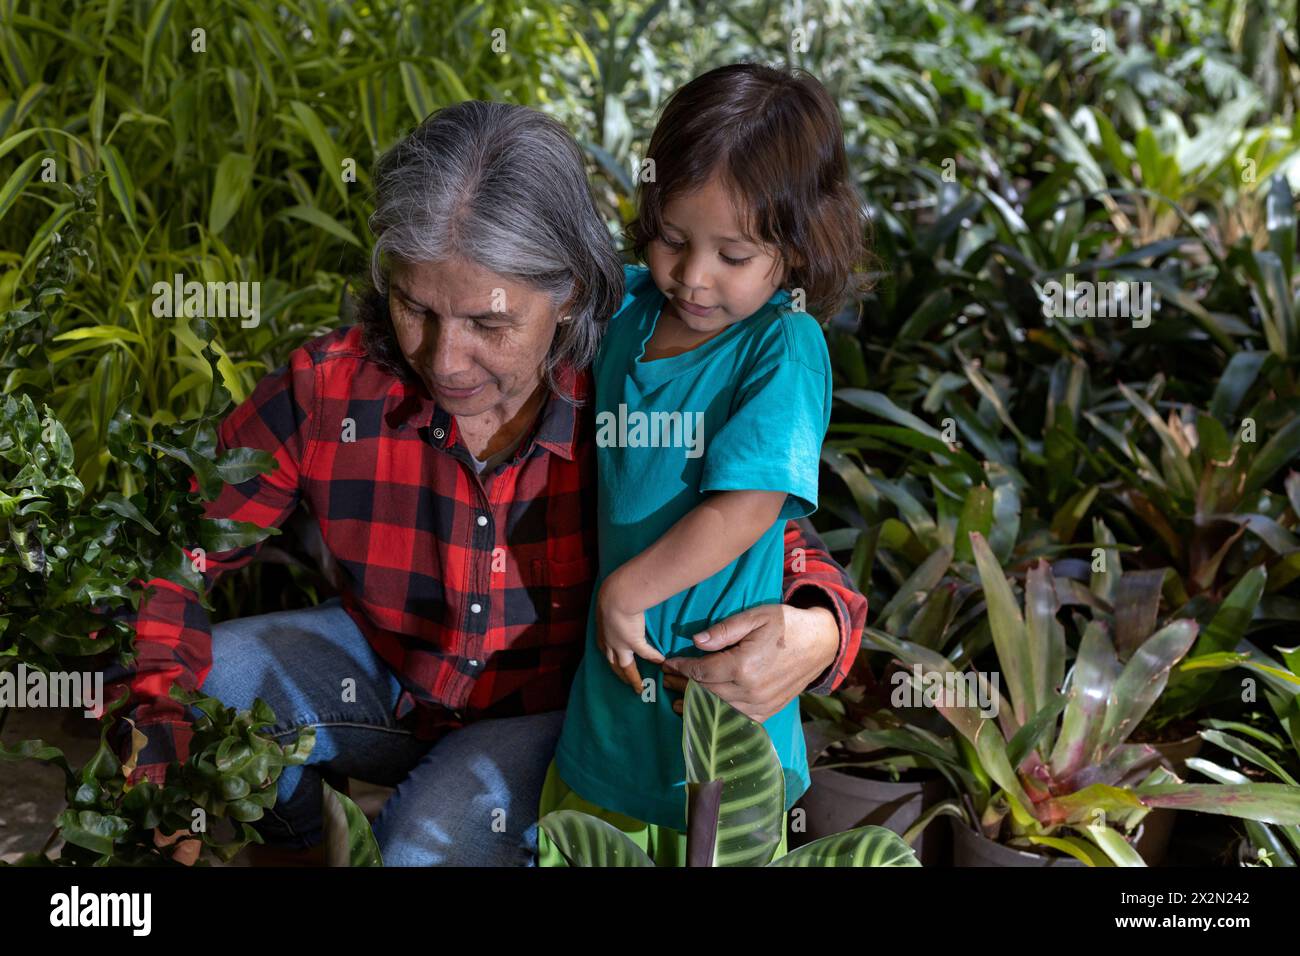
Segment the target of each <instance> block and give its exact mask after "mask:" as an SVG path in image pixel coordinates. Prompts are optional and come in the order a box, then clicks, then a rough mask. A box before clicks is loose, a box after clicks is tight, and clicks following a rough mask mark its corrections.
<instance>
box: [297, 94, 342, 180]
mask: <svg viewBox="0 0 1300 956" xmlns="http://www.w3.org/2000/svg"><path fill="white" fill-rule="evenodd" d="M289 108H290V109H291V110H293V115H294V116H295V117H297V119H298V122H299V123H300V124H301V125H302V128H303V129H304V130H305V131H306V133H307V138H308V139H309V140H311V144H312V147H313V148H314V149H315V150H316V157H317V158H318V159H319V160H320V164H321V176H323V177H324V178H325V179H328V180H329V181H330V182H331V183H333V184H334V189H335V191H336V192H338V194H339V198H340V199H342V200H343V205H344V206H346V205H347V203H348V187H347V184H346V183H345V182H343V165H342V162H341V160H340V159H339V153H338V149H337V147H336V146H335V144H334V140H333V139H332V138H331V137H330V134H329V132H328V131H327V130H326V129H325V124H324V123H322V122H321V119H320V117H319V116H317V115H316V111H315V110H313V109H312V108H311V107H310V106H309V105H308V104H306V103H304V102H302V101H301V100H291V101H290V103H289Z"/></svg>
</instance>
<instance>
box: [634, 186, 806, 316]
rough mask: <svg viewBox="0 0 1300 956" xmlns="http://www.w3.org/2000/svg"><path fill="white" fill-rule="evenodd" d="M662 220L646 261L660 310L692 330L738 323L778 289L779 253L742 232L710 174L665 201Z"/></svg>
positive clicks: (723, 192) (781, 273)
mask: <svg viewBox="0 0 1300 956" xmlns="http://www.w3.org/2000/svg"><path fill="white" fill-rule="evenodd" d="M663 220H664V229H663V232H664V234H663V235H662V236H660V237H659V238H657V239H655V240H654V241H653V242H651V243H650V244H649V246H648V247H647V248H646V265H647V266H649V268H650V275H651V276H652V277H653V278H654V281H655V285H656V286H658V287H659V291H660V292H662V293H663V294H664V296H665V297H667V299H668V303H666V304H665V308H666V309H671V310H672V313H673V315H674V316H675V317H676V318H678V319H679V320H680V321H681V322H682V323H683V324H684V325H685V326H686V327H687V328H689V329H690V330H691V331H692V332H697V333H702V334H707V333H710V332H718V331H721V330H722V329H724V328H726V327H727V326H729V325H732V324H734V323H736V322H740V321H743V320H744V319H747V318H749V317H750V316H751V315H753V314H754V313H755V312H757V311H758V310H759V309H760V308H761V307H762V306H763V304H764V303H765V302H767V300H768V299H770V298H771V297H772V295H773V293H775V292H776V290H777V289H778V288H780V285H781V282H782V281H783V280H784V272H785V270H784V268H783V267H782V266H783V263H782V261H781V255H780V251H779V250H777V249H776V248H774V247H771V246H764V245H762V244H760V243H758V242H755V241H753V240H751V239H748V238H746V237H745V236H744V235H743V229H742V226H741V222H740V218H739V217H738V216H737V215H736V210H735V208H734V207H733V206H732V202H731V198H730V195H729V194H728V192H727V190H726V188H725V187H724V186H723V185H722V182H721V180H719V179H718V178H717V177H716V176H715V177H713V178H712V179H710V180H709V182H708V183H706V184H705V185H704V186H702V187H701V188H700V189H698V190H696V191H695V192H692V193H688V194H685V195H681V196H674V197H673V198H672V199H670V200H669V201H668V203H667V204H666V205H665V206H664V214H663ZM691 306H695V307H697V308H695V309H694V310H693V309H692V308H691ZM701 310H703V311H701Z"/></svg>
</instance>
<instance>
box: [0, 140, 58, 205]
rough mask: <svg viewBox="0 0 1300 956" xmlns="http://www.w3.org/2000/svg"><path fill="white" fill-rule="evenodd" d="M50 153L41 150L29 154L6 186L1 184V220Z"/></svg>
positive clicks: (6, 181) (12, 174)
mask: <svg viewBox="0 0 1300 956" xmlns="http://www.w3.org/2000/svg"><path fill="white" fill-rule="evenodd" d="M49 155H50V153H49V152H48V151H41V152H39V153H33V154H32V155H31V156H28V157H27V159H25V160H23V162H22V164H21V165H19V167H18V168H17V169H15V170H14V171H13V173H11V174H10V176H9V178H8V179H7V180H5V184H4V186H0V220H3V219H4V217H5V213H7V212H8V211H9V207H10V206H12V205H13V204H14V203H15V202H16V201H17V199H18V197H19V196H20V195H22V191H23V187H24V186H26V185H27V183H28V182H29V181H30V180H31V178H32V176H33V175H35V173H36V167H37V166H39V165H40V164H41V162H42V161H43V160H45V158H46V157H47V156H49Z"/></svg>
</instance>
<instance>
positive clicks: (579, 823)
mask: <svg viewBox="0 0 1300 956" xmlns="http://www.w3.org/2000/svg"><path fill="white" fill-rule="evenodd" d="M538 826H540V827H541V828H542V830H543V831H545V833H546V835H547V836H548V837H549V838H550V840H551V842H552V843H554V844H555V847H556V849H558V850H559V851H560V854H561V855H562V856H563V857H564V859H565V862H567V863H568V864H569V866H654V862H653V861H652V860H651V859H650V857H648V856H646V852H645V850H643V849H641V848H640V847H639V846H637V845H636V844H635V843H633V842H632V840H631V838H630V837H629V836H628V835H627V834H626V833H624V832H623V831H622V830H620V829H619V828H618V827H616V826H614V825H613V824H610V823H606V822H605V821H604V820H602V819H600V818H599V817H593V816H592V815H591V814H589V813H581V812H580V811H578V810H556V811H555V812H554V813H548V814H547V815H546V816H544V817H542V819H541V820H540V821H538Z"/></svg>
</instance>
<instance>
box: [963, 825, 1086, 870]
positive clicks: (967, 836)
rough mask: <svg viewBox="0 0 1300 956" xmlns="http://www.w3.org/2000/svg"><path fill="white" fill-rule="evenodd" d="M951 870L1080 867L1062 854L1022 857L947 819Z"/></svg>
mask: <svg viewBox="0 0 1300 956" xmlns="http://www.w3.org/2000/svg"><path fill="white" fill-rule="evenodd" d="M948 819H949V821H951V823H950V826H951V831H952V864H953V866H1083V865H1084V864H1083V863H1081V862H1079V861H1078V860H1076V859H1075V858H1074V857H1072V856H1066V855H1064V854H1057V855H1049V854H1047V853H1026V852H1025V851H1024V850H1017V849H1016V848H1015V847H1010V846H1003V845H1002V844H1001V843H998V842H996V841H994V840H990V839H989V838H988V837H986V836H984V834H982V833H976V832H975V831H974V830H972V829H971V828H970V827H968V826H967V825H966V823H965V821H963V820H961V819H959V818H958V817H949V818H948Z"/></svg>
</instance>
